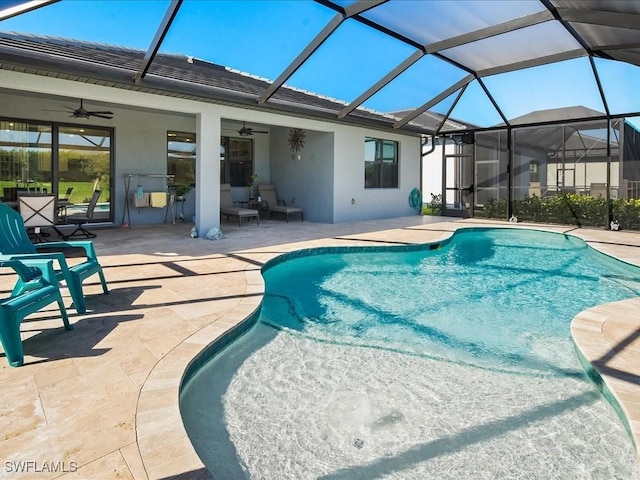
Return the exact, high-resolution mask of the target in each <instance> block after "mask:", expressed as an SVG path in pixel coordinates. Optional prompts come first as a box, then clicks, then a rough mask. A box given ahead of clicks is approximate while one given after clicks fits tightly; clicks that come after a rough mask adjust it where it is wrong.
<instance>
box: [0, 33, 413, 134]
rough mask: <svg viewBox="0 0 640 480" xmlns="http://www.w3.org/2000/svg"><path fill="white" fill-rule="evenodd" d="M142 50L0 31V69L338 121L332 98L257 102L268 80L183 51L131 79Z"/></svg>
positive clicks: (292, 92)
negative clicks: (200, 58)
mask: <svg viewBox="0 0 640 480" xmlns="http://www.w3.org/2000/svg"><path fill="white" fill-rule="evenodd" d="M144 55H145V52H144V51H143V50H137V49H133V48H128V47H121V46H115V45H105V44H100V43H93V42H85V41H78V40H71V39H65V38H58V37H46V36H35V35H30V34H19V33H14V32H1V31H0V67H1V68H4V69H11V70H22V71H27V72H29V73H35V74H42V75H48V76H52V75H53V76H59V77H61V78H67V79H70V80H75V81H84V82H90V83H98V84H103V85H109V86H113V87H119V88H126V89H133V90H142V91H150V92H153V93H159V94H163V95H170V96H180V97H186V98H194V99H198V100H202V101H209V102H214V103H215V102H223V103H230V104H235V105H240V106H251V108H262V109H265V110H270V111H274V110H275V111H281V112H288V113H293V114H298V115H306V116H312V117H321V118H323V119H327V120H332V121H336V122H338V121H340V120H338V118H337V114H338V112H339V111H340V110H342V109H343V108H344V107H345V105H346V103H345V102H341V101H339V100H336V99H331V98H327V97H323V96H320V95H317V94H314V93H312V92H306V91H303V90H299V89H294V88H290V87H287V86H285V87H282V88H280V89H278V90H277V91H276V93H275V94H274V95H273V96H272V97H271V99H269V101H268V102H266V103H265V104H264V105H261V106H259V105H258V103H257V98H258V97H259V96H260V95H261V94H262V93H263V92H264V91H265V90H266V89H267V88H268V86H269V85H270V82H269V81H268V80H267V79H264V78H259V77H256V76H253V75H250V74H246V73H243V72H239V71H237V70H232V69H229V68H226V67H224V66H221V65H216V64H214V63H209V62H206V61H203V60H199V59H194V58H192V57H188V56H186V55H174V54H163V53H159V54H157V55H156V57H155V59H154V61H153V62H152V63H151V65H150V67H149V70H148V72H147V75H146V76H145V77H144V78H143V80H142V81H141V82H139V83H138V84H135V83H134V81H133V79H134V77H135V74H136V71H137V69H138V67H139V65H140V63H141V61H142V60H143V58H144ZM396 120H397V118H396V117H394V116H392V115H387V114H384V113H378V112H373V111H369V110H366V109H364V108H358V109H356V110H355V111H354V112H352V114H351V115H349V116H348V117H346V118H345V119H344V120H342V121H343V122H345V123H355V124H362V125H368V126H371V127H378V128H387V129H389V128H392V127H393V124H394V123H395V122H396ZM401 130H402V131H405V132H413V133H417V132H420V131H422V130H423V129H422V128H420V127H419V126H416V125H407V126H405V127H403V128H402V129H401Z"/></svg>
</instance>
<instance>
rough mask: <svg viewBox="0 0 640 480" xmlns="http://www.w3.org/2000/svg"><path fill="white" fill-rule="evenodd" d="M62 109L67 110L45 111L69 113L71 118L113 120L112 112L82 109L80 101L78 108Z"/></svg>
mask: <svg viewBox="0 0 640 480" xmlns="http://www.w3.org/2000/svg"><path fill="white" fill-rule="evenodd" d="M64 108H66V109H67V110H47V111H49V112H66V111H70V112H71V116H72V117H73V118H90V117H99V118H106V119H108V120H110V119H112V118H113V112H109V111H107V110H104V111H99V110H91V111H90V110H87V109H86V108H84V105H83V102H82V99H80V106H79V107H76V108H73V107H67V106H66V105H65V106H64Z"/></svg>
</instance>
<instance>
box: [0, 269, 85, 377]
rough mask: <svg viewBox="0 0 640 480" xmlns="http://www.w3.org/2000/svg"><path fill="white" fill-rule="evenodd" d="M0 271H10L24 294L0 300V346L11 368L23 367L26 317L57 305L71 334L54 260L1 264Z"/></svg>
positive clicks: (71, 327)
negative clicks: (18, 281)
mask: <svg viewBox="0 0 640 480" xmlns="http://www.w3.org/2000/svg"><path fill="white" fill-rule="evenodd" d="M0 267H10V268H12V269H13V270H14V271H15V272H16V273H17V274H18V277H19V278H20V282H21V283H22V285H23V286H24V287H25V289H24V291H23V293H20V294H18V295H13V294H12V295H11V297H9V298H5V299H0V342H2V346H3V348H4V352H5V354H6V356H7V361H8V362H9V365H11V366H12V367H19V366H20V365H22V364H23V363H24V350H23V347H22V340H21V338H20V323H22V320H24V318H25V317H26V316H28V315H31V314H32V313H35V312H37V311H38V310H40V309H41V308H43V307H46V306H47V305H49V304H50V303H53V302H57V304H58V307H59V308H60V314H61V315H62V321H63V323H64V328H65V329H66V330H72V329H73V326H71V325H70V324H69V317H68V316H67V311H66V309H65V308H64V303H63V301H62V295H60V288H59V287H58V280H57V279H56V274H55V272H54V270H53V260H20V261H19V260H2V261H0Z"/></svg>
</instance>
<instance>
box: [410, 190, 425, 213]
mask: <svg viewBox="0 0 640 480" xmlns="http://www.w3.org/2000/svg"><path fill="white" fill-rule="evenodd" d="M409 206H410V207H411V208H417V209H420V208H422V192H421V191H420V190H419V189H417V188H414V189H413V190H411V193H410V194H409Z"/></svg>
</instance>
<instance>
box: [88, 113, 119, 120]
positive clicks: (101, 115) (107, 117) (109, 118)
mask: <svg viewBox="0 0 640 480" xmlns="http://www.w3.org/2000/svg"><path fill="white" fill-rule="evenodd" d="M109 113H111V112H109ZM88 114H89V116H91V117H98V118H106V119H107V120H111V119H112V118H113V115H103V114H102V113H98V112H88Z"/></svg>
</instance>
